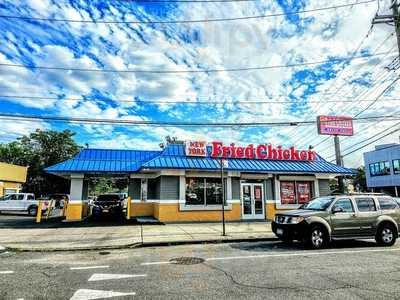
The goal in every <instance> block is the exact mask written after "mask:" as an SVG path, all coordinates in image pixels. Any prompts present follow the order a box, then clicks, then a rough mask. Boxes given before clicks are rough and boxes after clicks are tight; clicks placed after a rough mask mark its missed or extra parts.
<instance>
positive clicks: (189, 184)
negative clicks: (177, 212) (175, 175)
mask: <svg viewBox="0 0 400 300" xmlns="http://www.w3.org/2000/svg"><path fill="white" fill-rule="evenodd" d="M216 204H222V188H221V179H219V178H186V205H216Z"/></svg>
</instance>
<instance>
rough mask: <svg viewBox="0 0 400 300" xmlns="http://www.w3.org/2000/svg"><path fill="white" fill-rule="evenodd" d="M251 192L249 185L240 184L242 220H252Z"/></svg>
mask: <svg viewBox="0 0 400 300" xmlns="http://www.w3.org/2000/svg"><path fill="white" fill-rule="evenodd" d="M251 198H252V191H251V184H247V183H246V184H242V217H243V219H252V216H253V205H252V199H251Z"/></svg>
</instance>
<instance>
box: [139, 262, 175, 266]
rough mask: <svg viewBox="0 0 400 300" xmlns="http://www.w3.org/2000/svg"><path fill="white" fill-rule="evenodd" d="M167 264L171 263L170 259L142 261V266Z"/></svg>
mask: <svg viewBox="0 0 400 300" xmlns="http://www.w3.org/2000/svg"><path fill="white" fill-rule="evenodd" d="M165 264H170V262H169V261H154V262H145V263H141V264H140V265H141V266H151V265H165Z"/></svg>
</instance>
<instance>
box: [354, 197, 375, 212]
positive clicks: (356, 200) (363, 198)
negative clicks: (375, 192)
mask: <svg viewBox="0 0 400 300" xmlns="http://www.w3.org/2000/svg"><path fill="white" fill-rule="evenodd" d="M365 199H369V200H372V203H373V204H374V208H375V209H374V210H360V207H359V206H358V200H365ZM354 202H355V203H356V206H357V210H358V212H360V213H370V212H377V211H378V207H377V205H376V204H377V203H376V202H375V199H374V198H373V197H355V198H354ZM378 204H379V203H378ZM368 207H370V206H368Z"/></svg>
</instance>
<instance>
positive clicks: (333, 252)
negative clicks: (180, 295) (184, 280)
mask: <svg viewBox="0 0 400 300" xmlns="http://www.w3.org/2000/svg"><path fill="white" fill-rule="evenodd" d="M394 251H400V248H395V249H365V250H342V251H324V252H318V251H301V252H290V253H276V254H274V253H271V254H263V255H244V256H225V257H209V258H205V259H204V260H206V261H215V260H235V259H257V258H269V257H272V258H273V257H291V256H293V257H296V256H316V255H330V254H355V253H374V252H394ZM165 264H171V262H169V261H155V262H145V263H141V264H140V265H142V266H151V265H165Z"/></svg>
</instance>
